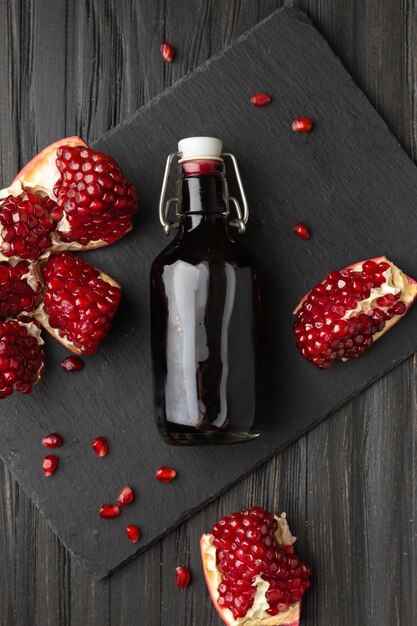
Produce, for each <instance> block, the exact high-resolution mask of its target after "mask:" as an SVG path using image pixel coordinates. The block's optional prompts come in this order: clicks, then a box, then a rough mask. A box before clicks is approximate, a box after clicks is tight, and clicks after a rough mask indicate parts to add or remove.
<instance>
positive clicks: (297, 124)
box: [292, 117, 313, 133]
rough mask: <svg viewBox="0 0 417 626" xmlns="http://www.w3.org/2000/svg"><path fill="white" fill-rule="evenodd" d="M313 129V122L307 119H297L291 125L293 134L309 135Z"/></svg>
mask: <svg viewBox="0 0 417 626" xmlns="http://www.w3.org/2000/svg"><path fill="white" fill-rule="evenodd" d="M312 128H313V121H312V120H311V119H310V118H309V117H297V118H296V119H295V120H294V121H293V123H292V129H293V131H294V132H295V133H309V132H310V131H311V130H312Z"/></svg>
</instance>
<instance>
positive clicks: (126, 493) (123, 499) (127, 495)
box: [116, 486, 133, 506]
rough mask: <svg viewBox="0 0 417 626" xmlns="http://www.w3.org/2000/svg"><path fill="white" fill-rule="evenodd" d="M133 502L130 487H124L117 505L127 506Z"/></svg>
mask: <svg viewBox="0 0 417 626" xmlns="http://www.w3.org/2000/svg"><path fill="white" fill-rule="evenodd" d="M132 502H133V491H132V489H131V488H130V487H129V486H126V487H123V489H122V490H121V492H120V494H119V497H118V498H117V500H116V504H118V505H119V506H127V505H128V504H131V503H132Z"/></svg>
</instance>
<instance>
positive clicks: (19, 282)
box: [0, 261, 42, 319]
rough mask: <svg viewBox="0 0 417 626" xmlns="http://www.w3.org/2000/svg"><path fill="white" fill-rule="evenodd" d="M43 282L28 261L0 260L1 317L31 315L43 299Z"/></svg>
mask: <svg viewBox="0 0 417 626" xmlns="http://www.w3.org/2000/svg"><path fill="white" fill-rule="evenodd" d="M41 296H42V294H41V283H40V282H39V280H38V278H37V276H36V275H35V271H34V269H33V266H32V264H30V263H28V261H17V262H15V261H10V262H8V263H7V262H5V261H2V262H0V318H1V319H4V318H6V317H17V316H18V315H21V314H24V315H30V314H31V313H33V311H34V310H35V308H36V307H37V306H38V304H39V302H40V299H41Z"/></svg>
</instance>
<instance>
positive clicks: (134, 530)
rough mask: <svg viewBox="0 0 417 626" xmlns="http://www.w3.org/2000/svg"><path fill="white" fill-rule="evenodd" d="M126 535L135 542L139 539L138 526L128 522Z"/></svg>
mask: <svg viewBox="0 0 417 626" xmlns="http://www.w3.org/2000/svg"><path fill="white" fill-rule="evenodd" d="M126 535H127V538H128V539H129V540H130V541H131V542H132V543H137V542H138V541H139V539H140V529H139V527H138V526H135V525H134V524H128V526H126Z"/></svg>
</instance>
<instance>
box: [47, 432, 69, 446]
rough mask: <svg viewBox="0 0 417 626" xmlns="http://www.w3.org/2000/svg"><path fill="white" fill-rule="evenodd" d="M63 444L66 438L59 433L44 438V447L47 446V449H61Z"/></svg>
mask: <svg viewBox="0 0 417 626" xmlns="http://www.w3.org/2000/svg"><path fill="white" fill-rule="evenodd" d="M63 443H64V438H63V437H62V435H59V434H58V433H51V434H50V435H46V436H45V437H42V445H43V446H45V448H60V447H61V446H62V444H63Z"/></svg>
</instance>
